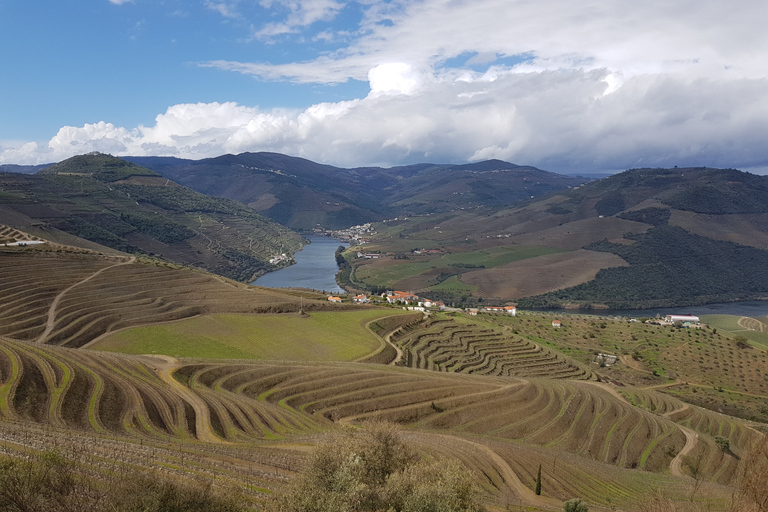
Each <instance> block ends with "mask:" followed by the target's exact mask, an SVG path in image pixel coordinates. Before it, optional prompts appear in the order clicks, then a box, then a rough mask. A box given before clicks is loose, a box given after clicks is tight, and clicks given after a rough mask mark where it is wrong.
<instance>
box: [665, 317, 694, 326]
mask: <svg viewBox="0 0 768 512" xmlns="http://www.w3.org/2000/svg"><path fill="white" fill-rule="evenodd" d="M664 321H666V322H669V323H672V324H675V323H677V322H682V323H686V322H688V323H692V324H698V323H701V320H699V317H697V316H693V315H667V316H665V317H664Z"/></svg>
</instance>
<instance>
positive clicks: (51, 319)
mask: <svg viewBox="0 0 768 512" xmlns="http://www.w3.org/2000/svg"><path fill="white" fill-rule="evenodd" d="M135 261H136V258H135V257H134V256H131V257H130V258H128V260H126V261H121V262H120V263H115V264H114V265H110V266H108V267H104V268H103V269H101V270H98V271H96V272H94V273H93V274H91V275H89V276H88V277H86V278H84V279H81V280H80V281H78V282H76V283H75V284H73V285H72V286H70V287H68V288H66V289H64V290H62V291H61V292H60V293H59V294H58V295H56V297H54V299H53V302H52V303H51V306H50V307H49V308H48V320H47V321H46V322H45V330H44V331H43V334H41V335H40V337H39V338H37V340H35V341H36V342H37V343H43V342H44V341H45V339H46V338H47V337H48V335H50V334H51V331H53V326H54V324H55V323H56V308H58V307H59V302H61V299H62V298H63V297H64V296H65V295H66V294H67V292H69V291H70V290H71V289H72V288H75V287H76V286H80V285H81V284H83V283H86V282H88V281H90V280H91V279H93V278H94V277H96V276H98V275H99V274H101V273H102V272H105V271H107V270H109V269H111V268H115V267H119V266H121V265H130V264H131V263H133V262H135Z"/></svg>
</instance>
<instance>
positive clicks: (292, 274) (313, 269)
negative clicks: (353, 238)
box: [251, 236, 348, 293]
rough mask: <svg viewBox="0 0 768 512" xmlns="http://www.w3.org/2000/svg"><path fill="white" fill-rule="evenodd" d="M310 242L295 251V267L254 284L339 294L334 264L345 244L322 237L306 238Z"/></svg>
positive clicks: (258, 280)
mask: <svg viewBox="0 0 768 512" xmlns="http://www.w3.org/2000/svg"><path fill="white" fill-rule="evenodd" d="M307 239H308V240H309V241H310V242H311V243H310V244H308V245H305V246H304V248H303V249H302V250H301V251H299V252H297V253H296V255H295V256H294V258H295V259H296V264H295V265H291V266H290V267H286V268H283V269H280V270H276V271H274V272H270V273H268V274H264V275H263V276H261V277H259V278H258V279H256V280H255V281H254V282H253V283H251V284H255V285H258V286H268V287H270V288H311V289H313V290H323V291H325V292H332V293H342V292H343V291H344V290H343V289H342V288H341V287H339V285H338V284H337V283H336V274H337V273H338V271H339V267H338V266H337V265H336V249H338V247H339V246H340V245H343V246H344V247H347V246H348V244H346V243H344V242H341V241H339V240H336V239H335V238H328V237H324V236H308V237H307Z"/></svg>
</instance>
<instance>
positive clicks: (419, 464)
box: [270, 422, 482, 512]
mask: <svg viewBox="0 0 768 512" xmlns="http://www.w3.org/2000/svg"><path fill="white" fill-rule="evenodd" d="M478 495H479V489H476V486H475V483H474V481H473V479H472V477H471V475H470V474H469V473H468V472H467V470H466V469H464V468H462V466H461V465H460V464H459V463H457V462H456V461H451V460H448V461H445V460H439V461H438V460H436V461H433V462H428V461H425V460H420V457H419V456H418V455H417V454H416V452H415V451H414V450H413V449H412V448H411V447H410V446H408V445H407V444H406V443H404V442H403V441H402V440H401V439H400V436H399V435H398V433H397V430H396V428H395V426H394V425H390V424H387V423H380V422H368V423H364V424H363V426H362V429H359V430H358V429H351V428H347V429H346V430H341V431H337V432H335V433H332V434H330V435H328V436H327V437H326V439H324V440H323V441H321V443H320V445H319V446H318V448H317V449H316V450H315V452H314V453H313V454H312V457H311V460H310V462H309V464H308V467H307V469H306V470H305V471H304V472H303V474H302V476H300V477H299V478H297V479H296V480H294V481H293V482H292V483H291V486H290V487H289V488H288V489H287V490H286V491H285V492H284V493H282V494H280V495H278V496H277V497H276V498H275V499H274V501H273V502H272V503H271V507H270V509H271V510H274V511H276V512H278V511H280V512H283V511H284V512H335V511H338V510H356V511H360V512H365V511H370V512H376V511H380V510H389V511H392V512H431V511H446V512H447V511H451V512H480V511H481V510H482V508H481V507H480V505H479V504H478V503H477V501H476V500H477V497H478Z"/></svg>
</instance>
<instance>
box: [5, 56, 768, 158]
mask: <svg viewBox="0 0 768 512" xmlns="http://www.w3.org/2000/svg"><path fill="white" fill-rule="evenodd" d="M382 70H386V71H387V72H386V73H384V72H383V71H382ZM379 72H381V73H382V74H383V75H384V77H383V78H381V79H379V78H376V75H377V73H379ZM372 75H373V79H372V86H375V87H378V89H372V92H371V94H369V95H368V96H367V97H366V98H362V99H358V100H353V101H345V102H338V103H321V104H317V105H314V106H312V107H310V108H307V109H305V110H303V111H284V110H272V111H261V110H259V109H258V108H251V107H246V106H242V105H237V104H235V103H198V104H180V105H175V106H172V107H170V108H168V110H167V111H166V112H165V113H163V114H160V115H158V116H157V118H156V119H155V123H154V125H153V126H149V127H144V126H139V127H137V128H134V129H127V128H121V127H116V126H114V125H112V124H110V123H104V122H101V123H95V124H86V125H84V126H83V127H79V128H78V127H64V128H62V129H61V130H59V133H57V134H56V136H55V137H53V138H52V139H51V140H50V141H49V142H48V144H47V145H44V144H38V145H34V144H33V145H30V144H27V145H17V146H15V147H8V148H5V149H4V150H3V151H2V152H1V153H0V162H6V163H41V162H49V161H54V160H60V159H63V158H66V157H68V156H71V155H73V154H78V153H85V152H88V151H93V150H98V151H103V152H108V153H112V154H119V155H174V156H179V157H185V158H203V157H210V156H216V155H220V154H223V153H239V152H244V151H276V152H282V153H287V154H291V155H297V156H303V157H306V158H310V159H312V160H316V161H320V162H326V163H332V164H336V165H341V166H357V165H368V164H386V165H391V164H399V163H408V162H417V161H422V162H423V161H432V162H461V161H467V160H480V159H487V158H500V159H503V160H508V161H512V162H515V163H519V164H531V165H537V166H539V167H542V168H545V169H549V170H555V171H567V170H589V169H594V170H598V169H603V170H604V169H612V170H616V169H625V168H630V167H639V166H654V167H655V166H673V165H681V166H683V165H711V166H723V167H726V166H727V167H756V166H764V165H768V158H766V155H765V152H764V134H765V133H768V97H766V93H765V91H766V81H765V80H754V79H748V78H744V79H740V80H732V81H727V82H726V81H721V80H712V79H707V78H693V79H691V78H688V77H685V76H683V75H643V76H637V77H630V78H626V79H625V80H624V82H623V85H622V86H621V87H619V88H617V89H615V90H613V92H612V93H611V94H605V93H606V91H607V90H609V87H611V85H610V84H611V81H610V77H611V76H612V75H611V73H610V72H609V71H607V70H591V71H586V70H572V71H563V70H555V71H550V70H542V71H537V72H529V73H519V72H515V71H511V70H506V71H501V70H498V71H497V73H496V74H495V75H494V77H493V79H488V78H487V77H486V76H485V75H477V76H470V77H469V78H470V79H468V78H467V76H463V77H461V78H462V79H457V80H453V81H451V80H445V79H438V78H437V77H424V76H423V75H420V74H418V73H417V72H415V71H414V69H413V68H411V67H409V66H407V65H402V66H396V65H394V64H388V65H385V66H383V67H380V68H378V71H377V72H373V73H372ZM413 76H416V77H417V78H413ZM378 80H380V81H378ZM377 81H378V82H377ZM377 83H378V84H379V85H376V84H377ZM375 91H378V94H376V93H374V92H375ZM403 93H406V94H403Z"/></svg>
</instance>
